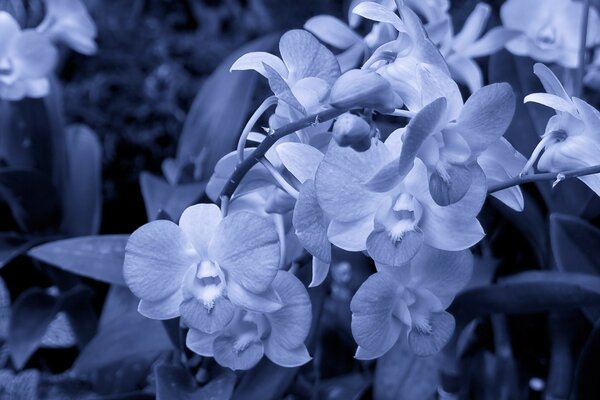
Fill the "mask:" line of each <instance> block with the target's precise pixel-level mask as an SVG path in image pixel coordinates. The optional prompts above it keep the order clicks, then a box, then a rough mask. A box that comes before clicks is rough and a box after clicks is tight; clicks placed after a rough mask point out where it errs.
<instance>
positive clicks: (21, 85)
mask: <svg viewBox="0 0 600 400" xmlns="http://www.w3.org/2000/svg"><path fill="white" fill-rule="evenodd" d="M0 38H2V39H1V40H0V99H6V100H21V99H22V98H24V97H44V96H46V95H47V94H48V92H49V91H50V82H49V79H48V76H49V75H50V73H51V72H52V70H53V69H54V66H55V65H56V60H57V51H56V49H55V48H54V46H53V45H52V43H51V42H50V41H49V40H48V39H47V38H45V37H44V36H42V35H41V34H39V33H37V32H35V31H33V30H31V29H25V30H21V28H20V27H19V24H18V23H17V21H16V20H15V19H14V18H13V17H12V16H11V15H10V14H9V13H7V12H5V11H0Z"/></svg>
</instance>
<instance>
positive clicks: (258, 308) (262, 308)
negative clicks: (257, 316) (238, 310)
mask: <svg viewBox="0 0 600 400" xmlns="http://www.w3.org/2000/svg"><path fill="white" fill-rule="evenodd" d="M227 297H229V300H231V302H232V303H233V304H236V305H238V306H240V307H243V308H245V309H248V310H251V311H255V312H262V313H270V312H274V311H277V310H281V308H282V307H283V304H282V303H281V299H280V298H279V296H278V295H277V293H276V292H275V291H274V290H273V289H272V288H268V289H267V290H265V291H264V292H262V293H261V294H254V293H252V292H250V291H248V290H246V289H244V288H243V287H242V286H241V285H239V284H238V283H237V282H235V281H234V280H230V281H229V282H227Z"/></svg>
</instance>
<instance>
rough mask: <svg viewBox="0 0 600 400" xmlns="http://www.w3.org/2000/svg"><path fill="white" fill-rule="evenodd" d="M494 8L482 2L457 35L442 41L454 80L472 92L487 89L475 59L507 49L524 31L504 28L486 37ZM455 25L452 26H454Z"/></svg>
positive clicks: (489, 33) (442, 50) (494, 29)
mask: <svg viewBox="0 0 600 400" xmlns="http://www.w3.org/2000/svg"><path fill="white" fill-rule="evenodd" d="M490 13H491V7H490V6H489V5H488V4H485V3H478V4H477V5H476V6H475V9H474V10H473V12H472V13H471V14H470V15H469V17H468V18H467V20H466V21H465V24H464V25H463V28H462V29H461V31H460V32H458V33H457V34H455V35H454V34H450V35H448V36H447V37H446V38H445V40H443V41H442V42H441V47H440V50H441V52H442V54H443V55H444V57H445V59H446V62H447V63H448V68H449V69H450V73H451V74H452V77H453V78H454V79H456V81H457V82H459V83H462V84H464V85H466V86H467V87H468V88H469V90H470V91H471V92H475V91H476V90H477V89H479V88H480V87H481V86H483V75H482V73H481V69H480V68H479V65H477V63H476V62H475V61H474V60H473V59H474V58H478V57H483V56H488V55H490V54H493V53H495V52H497V51H498V50H501V49H502V48H504V45H505V44H506V43H507V42H509V41H510V40H512V39H514V38H515V37H517V36H518V35H519V34H520V32H519V31H516V30H511V29H507V28H505V27H502V26H498V27H495V28H492V29H491V30H490V31H489V32H487V33H486V34H485V35H483V36H482V34H483V32H484V30H485V27H486V25H487V23H488V19H489V17H490ZM450 26H451V24H450Z"/></svg>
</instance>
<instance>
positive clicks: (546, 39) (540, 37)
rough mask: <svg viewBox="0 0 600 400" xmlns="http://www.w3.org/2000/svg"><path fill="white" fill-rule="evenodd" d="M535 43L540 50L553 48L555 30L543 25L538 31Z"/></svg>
mask: <svg viewBox="0 0 600 400" xmlns="http://www.w3.org/2000/svg"><path fill="white" fill-rule="evenodd" d="M535 41H536V43H537V45H538V46H539V47H540V48H542V49H550V48H553V47H554V46H555V44H556V30H555V29H554V27H552V26H551V25H549V24H547V25H545V26H544V27H542V28H541V29H540V30H539V31H538V33H537V35H536V37H535Z"/></svg>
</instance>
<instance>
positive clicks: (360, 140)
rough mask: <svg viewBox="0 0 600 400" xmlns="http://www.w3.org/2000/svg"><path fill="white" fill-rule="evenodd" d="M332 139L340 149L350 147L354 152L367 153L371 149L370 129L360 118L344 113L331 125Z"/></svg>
mask: <svg viewBox="0 0 600 400" xmlns="http://www.w3.org/2000/svg"><path fill="white" fill-rule="evenodd" d="M333 139H334V140H335V141H336V142H337V144H338V145H340V146H341V147H348V146H350V147H352V148H353V149H354V150H356V151H360V152H362V151H367V150H369V147H371V127H370V126H369V124H368V123H367V122H366V121H365V120H364V119H362V118H360V117H358V116H356V115H354V114H350V113H345V114H342V115H340V116H339V117H338V119H337V120H336V121H335V124H334V125H333Z"/></svg>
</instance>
